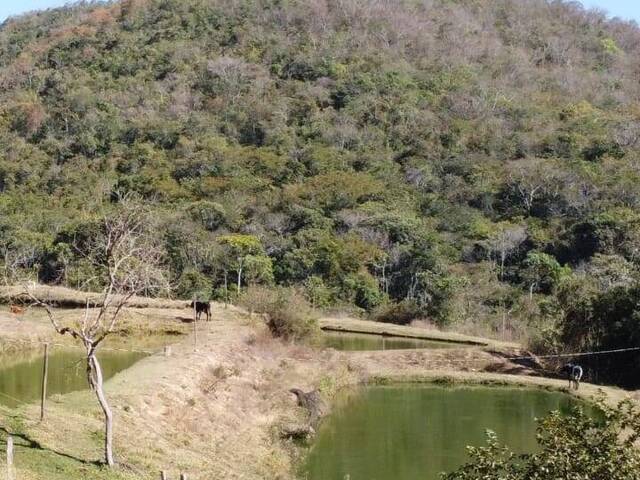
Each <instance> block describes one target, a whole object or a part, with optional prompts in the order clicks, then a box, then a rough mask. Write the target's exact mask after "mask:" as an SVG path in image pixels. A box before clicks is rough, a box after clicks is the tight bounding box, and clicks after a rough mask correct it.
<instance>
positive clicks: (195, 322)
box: [193, 300, 198, 352]
mask: <svg viewBox="0 0 640 480" xmlns="http://www.w3.org/2000/svg"><path fill="white" fill-rule="evenodd" d="M193 351H194V352H197V351H198V314H197V312H196V301H195V300H194V301H193Z"/></svg>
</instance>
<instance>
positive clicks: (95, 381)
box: [87, 351, 116, 467]
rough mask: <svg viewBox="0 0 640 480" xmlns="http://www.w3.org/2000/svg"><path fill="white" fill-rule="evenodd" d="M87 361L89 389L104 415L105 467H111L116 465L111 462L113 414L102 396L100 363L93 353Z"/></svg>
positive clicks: (105, 398)
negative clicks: (91, 390) (94, 395)
mask: <svg viewBox="0 0 640 480" xmlns="http://www.w3.org/2000/svg"><path fill="white" fill-rule="evenodd" d="M87 361H88V366H89V381H90V383H91V388H92V389H93V391H94V392H95V393H96V397H98V402H99V403H100V407H101V408H102V412H103V413H104V458H105V462H106V463H107V465H109V466H110V467H113V466H114V465H115V464H116V463H115V462H114V460H113V412H112V411H111V407H110V406H109V403H108V402H107V397H105V395H104V388H103V377H102V368H100V362H99V361H98V359H97V358H96V355H95V352H93V351H91V352H90V353H89V357H88V358H87Z"/></svg>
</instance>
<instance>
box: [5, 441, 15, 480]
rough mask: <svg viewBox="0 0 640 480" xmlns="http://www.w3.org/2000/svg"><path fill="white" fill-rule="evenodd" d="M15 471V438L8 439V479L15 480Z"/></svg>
mask: <svg viewBox="0 0 640 480" xmlns="http://www.w3.org/2000/svg"><path fill="white" fill-rule="evenodd" d="M14 472H15V471H14V469H13V437H12V436H8V437H7V479H8V480H15V475H14Z"/></svg>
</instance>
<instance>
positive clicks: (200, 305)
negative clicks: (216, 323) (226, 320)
mask: <svg viewBox="0 0 640 480" xmlns="http://www.w3.org/2000/svg"><path fill="white" fill-rule="evenodd" d="M189 307H191V308H194V309H195V311H196V320H200V316H201V315H202V314H203V313H204V314H205V315H206V316H207V322H208V321H209V320H211V304H210V303H209V302H199V301H198V300H194V301H193V302H191V303H190V304H189Z"/></svg>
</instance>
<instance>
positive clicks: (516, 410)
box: [301, 386, 576, 480]
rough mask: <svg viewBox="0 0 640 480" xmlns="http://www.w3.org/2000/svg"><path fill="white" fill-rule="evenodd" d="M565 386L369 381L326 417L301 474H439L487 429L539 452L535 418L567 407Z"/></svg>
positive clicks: (331, 478) (336, 479)
mask: <svg viewBox="0 0 640 480" xmlns="http://www.w3.org/2000/svg"><path fill="white" fill-rule="evenodd" d="M575 404H576V400H574V399H572V398H571V397H569V396H567V395H563V394H560V393H552V392H546V391H542V390H533V389H531V390H525V389H515V388H514V389H511V388H481V387H477V388H476V387H470V388H446V387H437V386H433V387H431V386H429V387H371V388H366V389H364V392H362V393H356V394H353V393H352V394H351V395H349V396H345V398H342V399H341V401H339V402H338V404H337V406H336V407H335V410H334V411H333V412H332V414H331V415H330V416H329V417H328V418H327V419H326V420H325V421H324V423H323V424H322V426H321V427H320V430H319V432H318V436H317V438H316V441H315V442H314V445H313V447H312V448H311V450H310V452H309V455H308V457H307V460H306V463H305V465H304V467H303V469H302V472H301V477H302V478H304V479H308V480H344V479H349V480H436V479H439V478H440V476H439V474H440V472H443V471H447V472H449V471H453V470H456V469H457V468H458V467H459V466H461V465H462V464H464V463H465V462H466V460H468V458H467V453H466V448H465V447H466V446H467V445H473V446H483V445H484V444H485V438H486V436H485V430H486V429H491V430H493V431H495V432H496V433H497V434H498V439H499V440H500V442H501V443H504V444H506V445H508V446H509V447H511V449H513V450H514V451H516V452H518V453H527V452H534V451H535V450H536V441H535V428H536V423H535V420H534V419H535V418H536V417H543V416H545V415H546V414H547V413H549V412H550V411H552V410H561V411H568V410H569V409H570V407H571V406H572V405H575Z"/></svg>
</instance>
